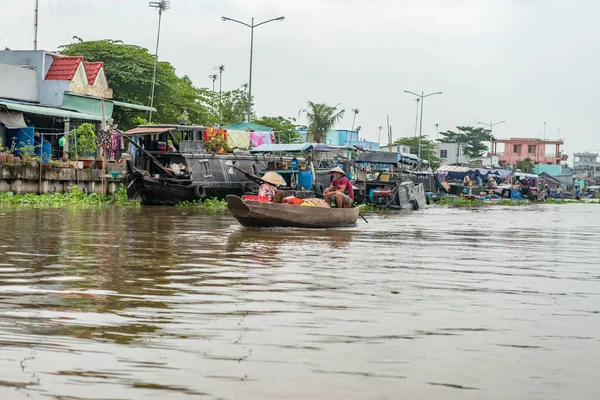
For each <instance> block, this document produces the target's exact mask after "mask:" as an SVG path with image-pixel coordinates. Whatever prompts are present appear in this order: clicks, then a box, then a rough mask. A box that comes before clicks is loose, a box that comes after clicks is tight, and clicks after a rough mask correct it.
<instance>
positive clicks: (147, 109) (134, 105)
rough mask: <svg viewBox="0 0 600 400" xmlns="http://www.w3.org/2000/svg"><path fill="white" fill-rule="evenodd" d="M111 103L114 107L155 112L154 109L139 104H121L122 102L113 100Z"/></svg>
mask: <svg viewBox="0 0 600 400" xmlns="http://www.w3.org/2000/svg"><path fill="white" fill-rule="evenodd" d="M112 102H113V104H114V105H115V106H119V107H125V108H131V109H132V110H140V111H152V112H156V108H154V107H148V106H143V105H140V104H132V103H123V102H122V101H116V100H113V101H112Z"/></svg>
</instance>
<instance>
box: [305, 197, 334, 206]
mask: <svg viewBox="0 0 600 400" xmlns="http://www.w3.org/2000/svg"><path fill="white" fill-rule="evenodd" d="M304 203H309V204H311V205H312V206H314V207H321V208H331V206H330V205H329V204H328V203H327V202H326V201H325V200H323V199H317V198H310V199H304ZM304 203H302V204H303V205H308V204H304Z"/></svg>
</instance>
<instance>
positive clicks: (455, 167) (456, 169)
mask: <svg viewBox="0 0 600 400" xmlns="http://www.w3.org/2000/svg"><path fill="white" fill-rule="evenodd" d="M470 169H471V168H469V167H460V166H458V165H442V166H441V167H439V168H438V169H437V171H436V172H468V171H469V170H470Z"/></svg>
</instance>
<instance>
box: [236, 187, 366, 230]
mask: <svg viewBox="0 0 600 400" xmlns="http://www.w3.org/2000/svg"><path fill="white" fill-rule="evenodd" d="M226 199H227V208H228V209H229V211H230V212H231V214H233V216H234V217H235V219H237V220H238V222H239V223H240V224H242V225H243V226H246V227H257V228H261V227H264V228H269V227H293V228H341V227H347V226H353V225H355V224H356V220H357V219H358V214H359V209H358V208H321V207H304V206H298V205H291V204H274V203H260V202H255V201H244V200H242V199H241V198H239V197H238V196H234V195H229V196H227V198H226Z"/></svg>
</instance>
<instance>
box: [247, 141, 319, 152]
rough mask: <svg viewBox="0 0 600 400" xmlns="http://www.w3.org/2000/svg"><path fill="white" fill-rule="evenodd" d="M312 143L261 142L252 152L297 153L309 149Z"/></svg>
mask: <svg viewBox="0 0 600 400" xmlns="http://www.w3.org/2000/svg"><path fill="white" fill-rule="evenodd" d="M311 147H312V143H279V144H261V145H260V146H258V147H257V148H255V149H252V150H250V153H297V152H301V151H306V150H309V149H310V148H311Z"/></svg>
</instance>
